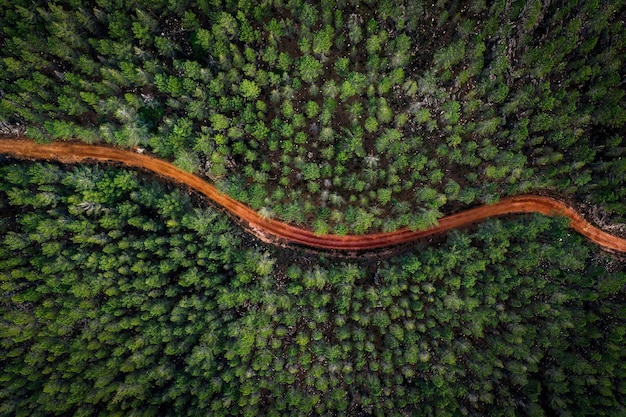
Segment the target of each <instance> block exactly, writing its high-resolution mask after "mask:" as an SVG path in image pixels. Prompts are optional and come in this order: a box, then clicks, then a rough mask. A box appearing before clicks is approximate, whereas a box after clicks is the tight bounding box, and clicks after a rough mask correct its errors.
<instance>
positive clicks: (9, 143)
mask: <svg viewBox="0 0 626 417" xmlns="http://www.w3.org/2000/svg"><path fill="white" fill-rule="evenodd" d="M0 153H1V154H6V155H10V156H12V157H16V158H22V159H43V160H54V161H58V162H62V163H80V162H89V161H102V162H119V163H122V164H124V165H126V166H128V167H133V168H141V169H146V170H149V171H151V172H153V173H155V174H158V175H160V176H162V177H164V178H167V179H170V180H173V181H175V182H178V183H182V184H185V185H186V186H188V187H190V188H192V189H193V190H196V191H198V192H199V193H201V194H203V195H205V196H206V197H208V198H209V199H211V200H213V201H214V202H215V203H217V204H218V205H220V206H222V207H223V208H224V209H225V211H226V212H227V213H229V214H230V215H232V216H234V217H235V218H236V219H237V220H238V221H239V222H240V223H241V224H242V225H243V226H244V227H245V228H246V229H247V230H248V231H250V232H251V233H252V234H254V235H255V236H256V237H257V238H259V239H260V240H262V241H264V242H267V243H272V244H276V245H281V246H284V245H285V244H297V245H304V246H308V247H314V248H319V249H325V250H334V251H341V252H343V253H345V254H346V255H348V256H350V254H354V255H357V254H358V253H359V252H361V251H368V250H374V249H384V248H391V247H394V246H398V245H402V244H406V243H409V242H413V241H417V240H420V239H424V238H427V237H432V236H436V235H440V234H442V233H444V232H446V231H449V230H452V229H456V228H461V227H464V226H468V225H471V224H472V223H476V222H480V221H483V220H486V219H488V218H491V217H497V216H504V215H508V214H520V213H540V214H544V215H547V216H566V217H568V218H569V219H570V221H571V223H570V226H571V228H572V229H574V230H575V231H576V232H578V233H580V234H581V235H583V236H585V237H586V238H587V239H589V240H590V241H592V242H594V243H595V244H597V245H599V246H601V247H602V248H603V249H605V250H607V251H610V252H622V253H626V239H622V238H620V237H617V236H614V235H611V234H609V233H607V232H605V231H603V230H600V229H599V228H597V227H595V226H594V225H592V224H591V223H590V222H588V221H587V220H585V219H584V218H583V216H582V215H581V213H579V212H578V211H576V210H575V209H574V208H572V207H571V206H569V205H568V204H566V203H564V202H562V201H560V200H557V199H555V198H552V197H547V196H539V195H520V196H515V197H509V198H505V199H502V200H501V201H500V202H498V203H495V204H492V205H488V206H480V207H475V208H472V209H468V210H464V211H461V212H459V213H456V214H452V215H448V216H445V217H443V218H441V219H439V224H438V226H435V227H431V228H428V229H426V230H418V231H412V230H410V229H407V228H402V229H399V230H397V231H394V232H387V233H375V234H368V235H346V236H339V235H332V234H331V235H316V234H315V233H313V232H312V231H309V230H305V229H301V228H297V227H294V226H291V225H288V224H285V223H282V222H280V221H277V220H272V219H267V218H263V217H261V216H260V215H259V214H258V213H257V212H256V211H254V210H253V209H251V208H249V207H247V206H246V205H244V204H243V203H241V202H239V201H236V200H234V199H233V198H231V197H229V196H227V195H225V194H224V193H222V192H220V191H219V190H217V189H216V188H215V187H214V186H212V185H211V184H209V183H207V182H206V181H205V180H203V179H202V178H200V177H198V176H197V175H194V174H190V173H188V172H185V171H183V170H181V169H179V168H177V167H175V166H174V165H172V164H171V163H169V162H166V161H163V160H160V159H157V158H154V157H152V156H149V155H146V154H142V153H139V152H133V151H130V150H122V149H118V148H113V147H107V146H100V145H88V144H84V143H79V142H74V141H69V142H54V143H50V144H37V143H35V142H33V141H32V140H29V139H25V138H11V139H0ZM606 228H607V229H608V227H606ZM609 230H610V229H609Z"/></svg>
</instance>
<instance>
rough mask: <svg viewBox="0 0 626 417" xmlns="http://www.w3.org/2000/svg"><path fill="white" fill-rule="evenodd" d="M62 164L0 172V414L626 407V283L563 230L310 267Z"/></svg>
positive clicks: (135, 189) (124, 178) (151, 191)
mask: <svg viewBox="0 0 626 417" xmlns="http://www.w3.org/2000/svg"><path fill="white" fill-rule="evenodd" d="M64 169H65V168H63V167H59V166H56V165H51V164H39V163H35V164H33V163H11V164H7V165H3V166H0V176H1V177H2V178H3V179H4V180H3V182H2V183H1V184H0V286H1V291H2V294H3V297H2V300H1V301H0V329H1V330H0V414H2V415H7V416H9V415H16V416H17V415H70V414H72V415H73V414H86V415H121V414H123V415H137V414H141V415H221V416H226V415H296V414H311V415H313V414H314V415H319V414H323V415H427V416H428V415H433V416H434V415H470V416H484V415H493V416H499V415H556V414H562V413H566V414H571V415H579V416H583V415H589V416H604V415H606V416H615V415H622V414H624V412H625V411H626V410H625V409H624V404H623V391H624V386H625V384H626V379H625V378H626V356H625V355H626V351H625V350H624V349H623V346H624V335H625V334H626V315H625V314H624V311H625V309H624V305H623V304H624V297H625V296H626V293H625V290H626V271H625V270H624V268H623V264H620V263H619V262H617V261H615V260H614V259H611V258H610V257H608V256H605V255H602V254H600V253H596V249H595V247H590V246H589V245H588V244H586V243H585V242H584V241H583V238H582V237H580V236H578V235H576V234H573V233H572V232H571V231H569V230H568V229H566V228H565V223H564V222H563V221H561V220H560V219H550V218H546V217H543V216H538V215H535V216H524V217H522V216H520V217H517V218H515V219H511V220H490V221H487V222H484V223H482V224H481V225H479V226H478V227H477V228H476V229H474V230H473V231H455V232H452V233H450V234H449V235H448V236H447V237H446V238H444V239H443V241H442V243H440V244H437V245H433V246H423V245H421V244H419V245H418V246H417V247H416V248H415V250H412V251H408V252H406V253H404V254H403V255H401V256H396V257H393V258H389V259H386V260H370V261H367V260H364V261H352V262H348V261H346V260H341V259H339V260H336V261H331V260H327V259H325V258H324V257H321V258H319V259H317V260H316V261H314V262H312V260H313V259H312V256H311V255H310V254H308V253H305V254H295V253H292V252H291V251H289V250H285V249H281V250H275V249H272V248H271V247H268V246H265V245H262V244H260V243H258V242H254V241H250V239H249V238H246V237H243V236H242V235H241V233H240V232H239V231H238V229H237V228H236V227H234V226H233V225H232V224H231V222H230V221H228V220H227V218H226V217H225V216H224V215H223V214H220V213H218V212H216V211H215V210H213V209H212V208H208V207H203V208H200V207H199V206H198V203H197V202H196V203H194V202H193V201H192V200H190V198H189V197H187V196H186V195H185V194H184V193H183V192H181V191H179V190H177V189H172V187H171V186H169V185H166V184H158V183H155V182H151V181H147V180H145V179H144V178H143V177H142V176H141V175H138V174H136V173H134V172H131V171H127V170H120V169H107V168H103V167H99V166H81V167H69V168H67V171H64ZM445 187H446V189H448V188H450V189H451V190H449V191H450V192H453V191H455V190H452V189H453V188H456V187H454V184H453V183H451V182H449V183H447V184H446V186H445Z"/></svg>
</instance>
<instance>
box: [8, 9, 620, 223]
mask: <svg viewBox="0 0 626 417" xmlns="http://www.w3.org/2000/svg"><path fill="white" fill-rule="evenodd" d="M9 3H10V4H9ZM9 3H7V4H6V5H5V6H3V7H2V10H0V27H1V28H2V29H1V31H2V32H1V36H0V51H1V53H0V55H1V58H0V94H1V95H0V123H1V125H2V126H4V123H7V124H8V125H15V124H21V125H24V126H25V127H26V128H27V133H28V135H29V136H32V137H33V138H34V139H36V140H39V141H45V140H50V139H67V138H71V137H75V138H79V139H81V140H84V141H86V142H96V141H105V142H108V143H113V144H116V145H119V146H122V147H134V146H141V147H145V148H148V149H149V150H151V151H152V152H155V153H156V154H158V155H159V156H161V157H164V158H168V159H170V160H172V161H174V162H175V163H177V164H178V165H179V166H181V167H182V168H184V169H186V170H189V171H194V172H197V173H199V174H200V175H205V176H207V177H209V178H211V179H215V178H222V177H225V178H229V180H230V181H233V182H236V183H238V184H242V187H243V188H244V191H245V193H242V194H241V197H242V198H244V202H245V203H247V204H250V205H255V204H256V203H255V202H254V201H253V199H252V196H253V195H258V194H259V192H258V191H256V192H252V191H253V190H252V189H251V188H252V186H254V185H257V184H259V183H262V184H263V185H262V187H263V188H265V194H266V200H265V201H264V202H263V205H264V206H267V207H271V208H275V209H276V210H275V211H276V213H277V217H278V218H280V219H283V220H286V219H287V217H284V216H283V211H284V210H281V209H280V206H281V205H283V204H284V202H283V201H280V200H279V199H275V198H274V197H273V196H274V191H275V190H276V189H280V190H281V192H282V193H283V194H287V193H288V192H289V191H290V190H293V189H297V190H299V191H300V193H301V199H302V201H303V202H304V203H306V204H304V205H303V207H302V210H303V213H302V214H303V216H304V219H305V220H304V221H305V223H306V224H307V225H308V226H310V227H311V228H312V227H313V224H314V223H315V222H316V221H318V223H317V224H321V223H320V222H328V226H329V227H330V228H331V229H336V228H338V229H345V230H347V231H350V232H352V233H354V232H357V231H358V232H368V231H373V230H379V229H382V228H383V227H385V228H388V227H389V225H390V224H395V225H396V227H402V226H408V225H409V223H412V222H409V221H408V219H407V217H406V216H405V217H397V216H395V214H394V213H393V212H392V211H391V210H390V208H391V206H390V205H387V208H383V209H382V210H380V209H379V207H375V206H373V205H372V204H371V202H372V198H375V197H372V196H368V198H363V196H362V195H361V194H362V193H364V192H368V193H369V192H371V193H374V194H373V195H378V192H379V190H384V189H388V190H390V191H391V196H390V198H391V200H395V201H398V202H408V203H411V204H412V205H413V207H414V210H413V212H414V213H420V212H422V211H423V209H425V208H426V207H424V206H421V205H417V204H415V201H414V200H413V199H412V198H411V196H413V195H415V194H416V193H417V192H419V189H420V188H421V187H425V186H427V187H431V188H433V189H435V190H437V191H438V192H439V193H440V194H443V193H444V192H445V186H446V183H447V180H452V181H454V182H455V183H456V184H458V185H459V187H460V191H459V192H458V193H451V194H450V193H446V194H450V195H449V198H450V201H449V203H451V204H454V205H459V206H461V205H466V204H468V203H467V202H468V201H472V200H474V201H475V202H476V203H481V202H487V201H493V199H494V198H500V197H502V196H505V195H511V194H517V193H520V192H528V191H532V190H545V189H551V190H552V189H556V190H558V191H559V192H561V193H564V194H566V195H570V196H575V197H577V198H579V199H585V200H591V201H592V202H594V203H600V204H603V207H604V208H605V209H606V210H607V211H608V212H610V213H611V214H617V215H621V216H623V210H622V209H620V208H619V207H617V206H616V205H615V204H613V203H614V202H615V201H619V200H620V199H623V198H624V197H626V194H624V193H626V191H624V190H626V185H625V184H624V176H623V175H621V173H622V172H623V171H624V170H623V167H622V166H621V165H623V164H622V163H621V162H620V161H621V160H623V158H622V153H623V152H622V151H621V150H616V151H614V152H613V151H611V152H609V146H610V145H609V142H610V141H612V140H613V139H612V138H619V139H620V140H622V139H623V137H624V134H623V132H624V126H625V123H626V110H625V109H626V102H625V100H626V91H625V90H624V84H623V82H622V81H621V80H623V79H624V76H625V71H624V56H626V49H625V47H626V42H625V41H624V39H626V32H625V30H626V27H625V26H624V25H623V20H624V15H625V6H624V2H623V0H619V1H615V2H595V1H587V0H574V1H570V2H564V1H556V2H552V3H550V4H549V5H545V4H543V3H542V2H540V1H533V2H529V3H528V4H525V3H523V2H514V3H511V4H509V3H507V2H502V1H500V2H495V3H493V4H489V5H487V4H486V3H485V2H475V1H461V2H435V3H434V4H426V3H424V2H420V1H418V2H413V1H406V2H374V3H372V2H365V3H362V2H356V3H354V2H348V3H345V4H344V3H342V2H339V3H336V4H335V3H332V4H331V3H327V2H322V3H320V4H313V3H310V2H303V1H290V2H278V3H272V4H265V3H262V4H258V5H257V4H254V5H253V4H252V3H253V2H247V1H243V2H232V1H228V2H198V3H194V2H169V1H163V2H161V1H157V2H119V1H102V2H87V3H85V4H83V3H81V2H75V1H70V0H64V1H57V2H54V3H50V2H44V1H37V2H35V3H33V2H30V1H24V0H16V1H12V2H9ZM392 3H393V4H392ZM216 121H217V122H216ZM389 132H393V134H392V136H393V137H394V138H395V139H394V140H389V139H388V138H387V137H386V136H388V135H390V133H389ZM609 138H611V139H609ZM616 140H617V139H616ZM444 144H448V146H449V147H450V149H447V148H446V147H445V146H444ZM472 144H475V145H477V146H478V148H477V149H476V148H474V149H473V148H472V146H473V145H472ZM619 149H621V148H619ZM605 150H606V151H605ZM474 151H477V152H474ZM500 152H502V153H505V154H507V155H511V157H510V158H496V157H495V154H496V153H500ZM594 152H595V153H594ZM252 156H254V157H252ZM369 156H371V157H374V158H377V161H378V164H377V166H376V171H377V172H376V173H375V174H372V173H371V168H369V167H368V164H367V162H366V161H365V160H364V158H366V157H369ZM422 158H425V159H426V162H427V164H425V165H424V166H422V167H421V168H420V166H421V163H419V164H417V167H416V166H415V165H414V164H412V163H411V162H412V161H414V160H416V161H420V160H421V159H422ZM620 158H622V159H620ZM511 161H515V164H511V163H510V162H511ZM322 162H323V163H326V164H327V166H328V169H327V170H326V173H325V174H323V175H321V176H320V177H319V182H318V183H312V182H311V181H310V180H304V181H302V180H301V179H300V178H299V177H298V176H297V175H296V174H288V173H296V172H300V171H301V166H302V165H303V163H313V164H320V163H322ZM368 168H369V170H368ZM439 172H443V173H445V176H446V181H443V180H440V178H439V174H438V173H439ZM607 172H610V173H611V175H609V176H607ZM485 173H486V175H485ZM348 176H351V179H350V180H347V177H348ZM471 178H475V179H474V180H472V179H471ZM260 179H262V180H261V181H260ZM400 180H401V181H400ZM476 180H480V181H488V182H489V183H488V184H480V185H477V184H475V181H476ZM599 183H603V184H604V185H600V186H599V185H598V184H599ZM223 184H224V187H223V190H224V191H228V189H230V188H232V187H230V185H229V184H228V182H224V183H223ZM391 185H393V186H391ZM477 187H478V188H480V187H487V188H489V192H482V191H481V192H478V193H474V194H475V198H473V199H470V198H469V196H470V195H471V194H472V189H473V188H477ZM329 193H333V194H335V195H338V196H340V197H341V198H342V199H343V203H342V204H340V205H339V206H340V207H337V208H338V209H339V210H341V211H345V210H346V209H347V208H348V207H351V208H353V209H355V210H356V209H361V210H365V211H366V212H368V213H369V214H370V215H373V216H374V217H376V220H375V221H374V222H372V223H371V224H370V225H369V226H368V227H367V228H366V229H364V228H363V227H362V225H356V224H347V223H345V222H342V220H341V219H339V218H338V217H333V218H330V219H323V218H320V217H318V214H317V212H318V210H317V208H318V207H321V206H322V207H323V206H324V205H326V200H327V195H328V194H329ZM357 194H358V195H357ZM248 197H249V199H248ZM257 200H258V199H257ZM469 204H471V203H469ZM621 218H622V219H623V217H621ZM618 220H619V218H618ZM424 221H426V219H423V220H421V221H420V222H421V223H423V222H424ZM383 225H385V226H383ZM357 229H358V230H357Z"/></svg>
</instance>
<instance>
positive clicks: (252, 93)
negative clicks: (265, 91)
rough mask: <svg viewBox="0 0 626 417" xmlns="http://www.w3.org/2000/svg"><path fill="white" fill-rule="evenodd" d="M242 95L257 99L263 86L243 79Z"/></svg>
mask: <svg viewBox="0 0 626 417" xmlns="http://www.w3.org/2000/svg"><path fill="white" fill-rule="evenodd" d="M240 91H241V95H242V96H243V97H244V98H247V99H249V100H255V99H256V98H257V97H258V96H259V94H260V93H261V88H260V87H259V86H258V85H257V83H256V82H254V81H250V80H243V81H242V82H241V86H240Z"/></svg>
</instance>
